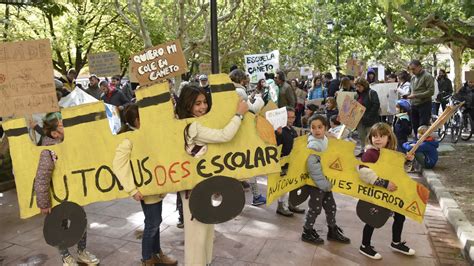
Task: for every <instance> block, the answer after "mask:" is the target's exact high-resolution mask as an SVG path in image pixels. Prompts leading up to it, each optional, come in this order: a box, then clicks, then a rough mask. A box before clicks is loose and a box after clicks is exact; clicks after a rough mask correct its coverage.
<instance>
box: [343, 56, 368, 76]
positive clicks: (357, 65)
mask: <svg viewBox="0 0 474 266" xmlns="http://www.w3.org/2000/svg"><path fill="white" fill-rule="evenodd" d="M364 71H365V62H363V61H361V60H357V59H348V60H347V61H346V74H347V75H349V76H353V77H362V76H364Z"/></svg>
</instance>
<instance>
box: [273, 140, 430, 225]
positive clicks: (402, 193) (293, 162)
mask: <svg viewBox="0 0 474 266" xmlns="http://www.w3.org/2000/svg"><path fill="white" fill-rule="evenodd" d="M307 139H308V136H302V137H298V138H296V139H295V141H294V144H293V149H292V151H291V153H290V155H289V156H286V157H283V158H281V160H280V163H281V164H282V165H283V164H285V163H289V168H288V172H287V175H286V176H284V177H280V174H279V173H277V174H271V175H269V176H268V183H267V189H268V190H267V205H270V204H271V203H272V202H273V201H274V200H275V199H277V198H278V197H280V196H281V195H283V194H284V193H287V192H290V191H293V190H295V189H298V188H300V187H302V186H304V185H311V186H315V184H314V182H313V180H312V179H311V177H310V176H309V175H308V173H307V166H306V158H308V156H309V155H310V154H318V155H320V156H321V165H322V168H323V169H322V170H323V173H324V175H325V176H326V177H328V179H329V181H330V182H331V183H332V184H333V187H332V191H333V192H335V193H342V194H346V195H349V196H352V197H355V198H358V199H361V200H364V201H367V202H370V203H373V204H376V205H378V206H382V207H385V208H387V209H390V210H392V211H395V212H398V213H400V214H403V215H405V216H407V217H409V218H411V219H413V220H415V221H418V222H420V223H421V222H422V221H423V215H424V213H425V209H426V203H427V201H428V198H429V190H428V189H427V188H426V187H424V186H423V185H421V184H419V183H417V182H416V181H414V180H413V179H411V178H410V176H408V175H407V174H406V173H405V170H404V168H403V164H404V162H405V157H404V156H403V154H401V153H399V152H396V151H392V150H387V149H382V150H381V153H380V157H379V160H378V161H377V163H362V162H360V161H359V160H357V159H356V157H355V156H354V148H355V144H354V143H352V142H348V141H343V140H337V139H333V138H331V139H329V145H328V149H327V150H326V151H325V152H324V153H320V152H315V151H313V150H311V149H308V148H307V147H306V146H307V143H308V142H307ZM359 165H365V166H367V167H369V168H371V169H372V170H374V171H375V173H376V174H377V175H378V176H380V177H382V178H384V179H388V180H390V181H394V182H395V183H396V184H397V186H398V189H397V190H396V191H394V192H390V191H388V190H386V189H384V188H380V187H376V186H373V185H369V184H366V183H364V182H362V181H361V180H360V178H359V173H358V172H357V168H358V167H359Z"/></svg>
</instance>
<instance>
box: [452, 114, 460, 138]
mask: <svg viewBox="0 0 474 266" xmlns="http://www.w3.org/2000/svg"><path fill="white" fill-rule="evenodd" d="M451 119H452V120H451V142H452V143H457V142H458V140H459V136H460V135H461V116H460V115H459V113H455V114H454V115H453V117H452V118H451Z"/></svg>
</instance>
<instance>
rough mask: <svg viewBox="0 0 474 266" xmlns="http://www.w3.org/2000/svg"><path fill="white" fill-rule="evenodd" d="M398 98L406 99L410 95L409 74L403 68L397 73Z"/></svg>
mask: <svg viewBox="0 0 474 266" xmlns="http://www.w3.org/2000/svg"><path fill="white" fill-rule="evenodd" d="M397 92H398V98H399V99H406V98H407V97H408V95H410V74H408V72H406V71H405V70H402V71H400V72H399V73H398V87H397Z"/></svg>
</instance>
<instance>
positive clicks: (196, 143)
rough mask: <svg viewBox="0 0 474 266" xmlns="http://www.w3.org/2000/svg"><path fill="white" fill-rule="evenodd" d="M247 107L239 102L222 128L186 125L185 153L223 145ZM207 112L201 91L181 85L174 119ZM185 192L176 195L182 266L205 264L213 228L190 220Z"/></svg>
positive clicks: (204, 97) (187, 198)
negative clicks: (179, 208) (179, 201)
mask: <svg viewBox="0 0 474 266" xmlns="http://www.w3.org/2000/svg"><path fill="white" fill-rule="evenodd" d="M248 108H249V107H248V105H247V103H246V102H245V101H244V100H241V101H239V103H238V104H237V112H236V114H235V116H233V117H232V118H231V120H230V121H229V123H228V124H227V125H226V126H225V127H224V128H222V129H212V128H208V127H205V126H203V125H201V124H200V123H199V122H197V121H196V122H193V123H191V124H189V125H188V126H186V128H185V132H184V136H185V149H186V151H187V152H188V153H189V154H190V155H192V156H196V157H197V156H200V155H202V154H203V153H204V152H205V150H206V144H207V143H223V142H228V141H230V140H232V138H233V137H234V136H235V134H236V133H237V131H238V129H239V127H240V124H241V121H242V120H243V118H244V117H243V115H244V114H245V113H246V112H247V111H248ZM208 111H209V108H208V104H207V101H206V93H205V91H204V90H203V89H201V88H198V87H196V86H194V85H186V86H184V88H183V90H182V91H181V95H180V96H179V99H178V103H177V106H176V114H177V115H178V117H179V118H180V119H184V118H191V117H200V116H203V115H205V114H206V113H207V112H208ZM189 192H190V191H183V192H180V193H181V198H182V199H183V209H184V250H185V258H184V262H185V264H186V265H208V264H210V263H211V261H212V248H213V241H214V225H213V224H204V223H201V222H199V221H198V220H196V219H191V212H190V210H189V195H190V193H189Z"/></svg>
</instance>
